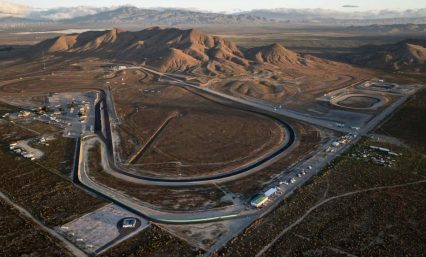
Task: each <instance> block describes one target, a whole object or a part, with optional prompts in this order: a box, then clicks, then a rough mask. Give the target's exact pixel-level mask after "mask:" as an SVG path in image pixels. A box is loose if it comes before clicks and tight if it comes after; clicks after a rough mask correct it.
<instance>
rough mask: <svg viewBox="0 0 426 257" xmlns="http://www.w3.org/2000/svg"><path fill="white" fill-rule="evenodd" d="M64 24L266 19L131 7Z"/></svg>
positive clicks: (244, 21) (188, 22) (182, 22)
mask: <svg viewBox="0 0 426 257" xmlns="http://www.w3.org/2000/svg"><path fill="white" fill-rule="evenodd" d="M62 22H63V23H66V24H94V23H96V24H98V23H106V24H115V25H119V24H138V25H139V26H141V25H142V26H148V25H151V26H152V25H155V26H158V25H165V26H176V25H200V24H204V25H208V24H244V23H251V24H252V23H265V22H270V21H268V19H265V18H261V17H258V16H254V15H248V14H238V15H226V14H219V13H205V12H195V11H189V10H184V9H162V10H154V9H141V8H137V7H132V6H125V7H120V8H118V9H115V10H110V11H106V12H101V13H97V14H94V15H87V16H83V17H77V18H74V19H69V20H63V21H62Z"/></svg>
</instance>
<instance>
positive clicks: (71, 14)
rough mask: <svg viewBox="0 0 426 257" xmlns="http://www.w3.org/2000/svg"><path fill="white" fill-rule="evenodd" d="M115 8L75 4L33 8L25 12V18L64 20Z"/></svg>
mask: <svg viewBox="0 0 426 257" xmlns="http://www.w3.org/2000/svg"><path fill="white" fill-rule="evenodd" d="M111 9H116V8H107V7H91V6H76V7H58V8H51V9H47V10H33V11H31V12H29V13H28V14H27V16H26V17H27V18H31V19H35V20H51V21H57V20H65V19H73V18H76V17H81V16H87V15H94V14H96V13H100V12H105V11H108V10H111Z"/></svg>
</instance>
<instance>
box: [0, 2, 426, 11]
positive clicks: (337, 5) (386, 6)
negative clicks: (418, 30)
mask: <svg viewBox="0 0 426 257" xmlns="http://www.w3.org/2000/svg"><path fill="white" fill-rule="evenodd" d="M0 3H1V6H2V7H0V10H3V12H4V11H5V10H6V11H7V8H9V9H11V10H12V11H11V12H13V11H15V9H19V10H21V11H22V10H23V9H26V11H28V10H34V9H50V8H58V7H76V6H87V7H108V8H110V7H119V6H124V5H132V6H136V7H140V8H185V9H193V10H199V11H209V12H226V13H233V12H239V11H250V10H257V9H276V8H289V9H315V8H321V9H330V10H337V11H348V12H357V11H380V10H397V11H402V10H407V9H421V8H426V3H420V2H419V1H409V2H407V1H403V0H391V1H387V2H386V3H383V2H381V3H379V2H373V1H368V0H358V1H337V0H324V1H321V2H319V1H314V0H305V1H296V0H288V1H282V0H265V1H261V2H260V1H255V0H234V1H225V0H216V1H212V2H200V1H196V0H181V1H170V0H157V1H153V0H147V1H144V2H143V3H141V2H140V1H136V0H128V1H126V2H121V1H113V0H103V1H95V0H85V1H83V0H76V1H72V2H64V1H54V2H53V1H49V0H39V1H37V2H36V3H35V2H33V1H29V0H14V1H0Z"/></svg>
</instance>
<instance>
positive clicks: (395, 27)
mask: <svg viewBox="0 0 426 257" xmlns="http://www.w3.org/2000/svg"><path fill="white" fill-rule="evenodd" d="M347 29H348V30H349V31H352V32H363V33H384V34H395V33H426V24H412V23H409V24H392V25H377V24H374V25H370V26H351V27H349V28H347Z"/></svg>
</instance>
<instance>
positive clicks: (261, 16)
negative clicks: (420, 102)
mask: <svg viewBox="0 0 426 257" xmlns="http://www.w3.org/2000/svg"><path fill="white" fill-rule="evenodd" d="M46 22H48V23H52V24H56V25H63V26H90V27H91V28H105V27H116V26H119V27H141V26H142V27H150V26H185V25H186V26H189V27H190V26H194V25H197V26H200V25H218V24H221V25H277V24H281V25H283V24H306V25H335V26H342V27H344V26H368V25H372V24H377V25H390V24H409V23H411V24H426V8H424V9H417V10H406V11H389V10H382V11H379V12H373V11H370V12H357V11H354V12H342V11H335V10H327V9H264V10H253V11H249V12H239V13H234V14H222V13H211V12H201V11H193V10H187V9H167V8H164V9H158V8H157V9H143V8H138V7H134V6H121V7H117V8H102V7H86V6H78V7H61V8H53V9H48V10H36V11H34V10H33V11H31V12H29V13H28V14H26V15H24V16H21V17H20V18H17V17H10V18H4V19H2V20H1V22H0V28H8V27H11V28H15V27H25V26H27V27H28V26H31V25H37V24H41V23H46Z"/></svg>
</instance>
